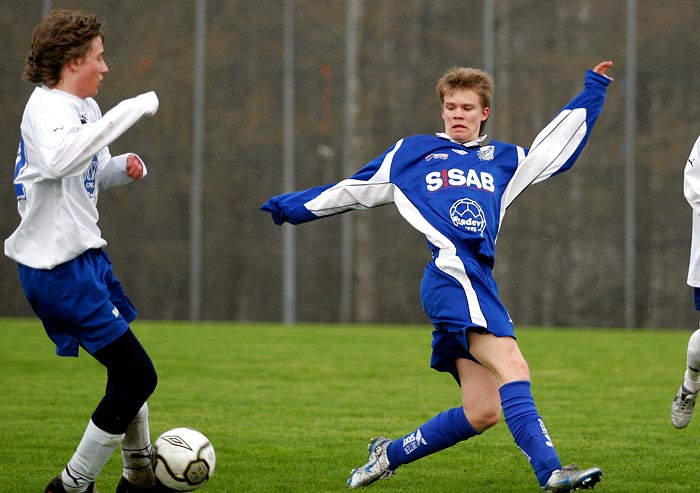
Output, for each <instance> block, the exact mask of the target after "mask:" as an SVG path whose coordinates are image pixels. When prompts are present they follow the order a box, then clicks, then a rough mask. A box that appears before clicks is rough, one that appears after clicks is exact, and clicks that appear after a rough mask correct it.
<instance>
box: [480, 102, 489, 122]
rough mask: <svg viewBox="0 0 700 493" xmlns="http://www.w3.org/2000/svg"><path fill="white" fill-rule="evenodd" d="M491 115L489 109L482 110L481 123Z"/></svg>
mask: <svg viewBox="0 0 700 493" xmlns="http://www.w3.org/2000/svg"><path fill="white" fill-rule="evenodd" d="M490 114H491V108H490V107H488V106H487V107H486V108H484V109H483V110H481V121H482V122H484V121H486V120H487V119H488V117H489V115H490Z"/></svg>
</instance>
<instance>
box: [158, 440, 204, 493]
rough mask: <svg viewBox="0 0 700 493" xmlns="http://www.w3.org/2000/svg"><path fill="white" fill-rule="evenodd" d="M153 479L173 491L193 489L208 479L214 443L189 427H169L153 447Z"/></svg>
mask: <svg viewBox="0 0 700 493" xmlns="http://www.w3.org/2000/svg"><path fill="white" fill-rule="evenodd" d="M153 455H154V457H155V461H154V469H155V473H156V478H158V480H159V481H160V482H161V483H163V485H164V486H165V487H167V488H170V489H171V490H174V491H194V490H196V489H197V488H199V487H200V486H202V485H203V484H204V483H206V482H207V480H208V479H209V478H211V476H212V474H214V467H215V466H216V454H215V453H214V446H213V445H212V444H211V442H210V441H209V439H208V438H207V437H206V436H204V435H203V434H202V433H201V432H199V431H197V430H195V429H193V428H173V429H172V430H168V431H166V432H165V433H163V434H162V435H161V436H159V437H158V439H157V440H156V443H155V447H154V450H153Z"/></svg>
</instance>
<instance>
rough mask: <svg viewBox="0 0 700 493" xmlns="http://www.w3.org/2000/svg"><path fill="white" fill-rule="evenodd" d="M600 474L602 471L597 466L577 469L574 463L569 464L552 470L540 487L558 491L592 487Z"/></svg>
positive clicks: (601, 474)
mask: <svg viewBox="0 0 700 493" xmlns="http://www.w3.org/2000/svg"><path fill="white" fill-rule="evenodd" d="M602 476H603V471H601V470H600V468H598V467H591V468H588V469H579V468H578V467H577V466H576V464H569V465H568V466H566V467H564V468H563V469H558V470H556V471H554V472H553V473H552V475H551V476H550V477H549V480H548V481H547V484H546V485H544V486H543V487H542V489H543V490H544V491H554V492H558V493H560V492H567V491H574V490H588V489H593V488H594V487H595V485H596V484H597V483H598V482H599V481H600V479H601V477H602Z"/></svg>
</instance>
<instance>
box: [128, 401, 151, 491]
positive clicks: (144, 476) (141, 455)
mask: <svg viewBox="0 0 700 493" xmlns="http://www.w3.org/2000/svg"><path fill="white" fill-rule="evenodd" d="M122 461H123V463H124V477H125V478H126V479H128V480H129V482H130V483H131V484H133V485H134V486H139V487H142V488H148V487H151V486H153V485H154V484H156V478H155V475H154V474H153V468H152V467H151V435H150V431H149V428H148V404H147V403H145V402H144V404H143V406H141V409H139V412H138V413H137V414H136V416H135V417H134V419H133V420H132V421H131V423H129V427H128V428H127V429H126V433H125V434H124V440H123V441H122Z"/></svg>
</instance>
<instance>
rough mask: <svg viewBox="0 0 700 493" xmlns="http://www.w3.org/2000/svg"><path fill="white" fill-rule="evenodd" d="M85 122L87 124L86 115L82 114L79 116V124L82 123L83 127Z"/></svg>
mask: <svg viewBox="0 0 700 493" xmlns="http://www.w3.org/2000/svg"><path fill="white" fill-rule="evenodd" d="M87 122H88V117H87V113H82V114H81V115H80V123H82V124H83V125H85V124H86V123H87Z"/></svg>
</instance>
